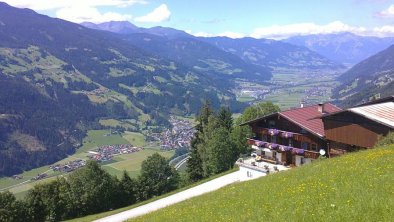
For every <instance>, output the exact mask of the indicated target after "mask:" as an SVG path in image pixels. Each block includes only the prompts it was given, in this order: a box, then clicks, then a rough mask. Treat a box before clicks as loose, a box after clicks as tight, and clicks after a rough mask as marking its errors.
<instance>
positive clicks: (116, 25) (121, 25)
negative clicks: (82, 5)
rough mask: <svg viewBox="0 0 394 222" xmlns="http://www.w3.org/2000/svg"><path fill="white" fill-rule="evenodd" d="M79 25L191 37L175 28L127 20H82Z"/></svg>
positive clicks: (116, 30) (122, 32)
mask: <svg viewBox="0 0 394 222" xmlns="http://www.w3.org/2000/svg"><path fill="white" fill-rule="evenodd" d="M81 25H83V26H85V27H87V28H91V29H98V30H104V31H110V32H115V33H119V34H133V33H147V34H152V35H158V36H162V37H166V38H169V39H173V38H179V37H191V35H189V34H187V33H186V32H184V31H180V30H177V29H173V28H167V27H161V26H156V27H152V28H140V27H137V26H135V25H134V24H132V23H131V22H128V21H111V22H104V23H99V24H95V23H91V22H83V23H81Z"/></svg>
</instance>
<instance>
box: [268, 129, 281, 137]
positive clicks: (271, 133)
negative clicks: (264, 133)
mask: <svg viewBox="0 0 394 222" xmlns="http://www.w3.org/2000/svg"><path fill="white" fill-rule="evenodd" d="M268 134H269V135H271V136H276V135H278V134H279V130H277V129H269V130H268Z"/></svg>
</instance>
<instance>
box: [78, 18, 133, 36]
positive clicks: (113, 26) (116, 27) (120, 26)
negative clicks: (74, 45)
mask: <svg viewBox="0 0 394 222" xmlns="http://www.w3.org/2000/svg"><path fill="white" fill-rule="evenodd" d="M81 25H83V26H85V27H87V28H91V29H99V30H104V31H110V32H116V33H121V34H129V33H138V32H140V28H138V27H137V26H135V25H134V24H132V23H130V22H127V21H121V22H114V21H112V22H104V23H100V24H95V23H92V22H83V23H81Z"/></svg>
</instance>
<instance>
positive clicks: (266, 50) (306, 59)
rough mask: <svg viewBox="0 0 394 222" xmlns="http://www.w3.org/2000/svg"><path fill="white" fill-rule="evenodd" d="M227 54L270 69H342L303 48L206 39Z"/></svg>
mask: <svg viewBox="0 0 394 222" xmlns="http://www.w3.org/2000/svg"><path fill="white" fill-rule="evenodd" d="M204 41H206V42H209V43H211V44H213V45H215V46H217V47H219V48H221V49H223V50H225V51H227V52H230V53H233V54H235V55H238V56H240V57H241V58H242V59H243V60H245V61H247V62H250V63H253V64H259V65H265V66H268V67H272V68H275V67H281V68H283V67H285V68H293V69H294V68H295V69H341V68H344V67H342V65H340V64H338V63H336V62H333V61H331V60H329V59H327V58H325V57H324V56H321V55H319V54H318V53H316V52H314V51H311V50H309V49H307V48H305V47H302V46H296V45H292V44H289V43H285V42H281V41H275V40H269V39H254V38H241V39H231V38H227V37H213V38H204Z"/></svg>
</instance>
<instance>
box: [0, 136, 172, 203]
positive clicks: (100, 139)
mask: <svg viewBox="0 0 394 222" xmlns="http://www.w3.org/2000/svg"><path fill="white" fill-rule="evenodd" d="M111 144H133V145H134V146H139V147H143V146H145V145H146V144H145V137H144V135H143V134H141V133H135V132H128V131H126V132H125V133H123V134H121V135H119V134H111V132H110V131H109V130H90V131H88V133H87V136H86V138H84V140H83V145H82V146H81V147H80V148H79V149H78V150H77V151H76V152H75V154H73V155H71V156H68V157H67V158H65V159H63V160H60V161H58V162H56V163H54V164H53V165H55V164H64V163H67V162H69V161H72V160H77V159H84V160H88V159H89V158H88V157H87V152H88V151H90V150H95V149H96V148H97V147H98V146H103V145H111ZM155 152H158V153H159V154H160V155H162V156H164V157H166V158H170V157H171V156H172V155H173V154H174V153H175V152H174V151H161V150H160V149H159V148H157V147H147V148H146V149H144V150H142V151H140V152H136V153H130V154H124V155H119V156H116V157H114V158H113V161H110V162H109V163H105V162H104V163H103V169H105V170H106V171H107V172H109V173H111V174H112V175H116V176H120V175H121V174H122V173H123V170H126V171H127V172H129V173H130V176H133V177H134V176H137V175H138V173H139V170H140V169H141V163H142V161H144V160H145V159H146V158H147V157H148V156H150V155H152V154H153V153H155ZM44 172H45V173H47V174H48V177H47V178H45V179H42V180H39V181H29V180H30V179H32V178H33V177H35V176H37V175H38V174H40V173H44ZM20 175H21V176H23V179H20V180H15V179H12V178H10V177H3V178H0V190H2V189H5V188H7V189H8V190H10V191H11V192H13V193H14V194H15V195H16V196H17V197H18V198H21V197H23V196H24V195H25V194H26V193H27V191H28V190H29V189H31V188H32V187H33V186H34V185H35V184H37V183H44V182H47V181H50V180H53V179H55V178H56V176H59V175H61V173H59V172H55V171H53V170H51V169H49V165H48V166H43V167H40V168H36V169H33V170H29V171H26V172H24V173H22V174H20ZM24 182H25V183H24ZM21 183H22V184H21ZM11 186H15V187H11Z"/></svg>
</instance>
